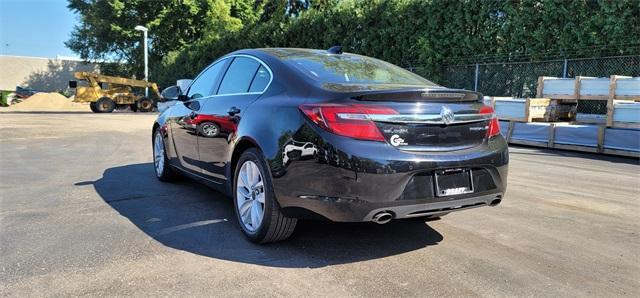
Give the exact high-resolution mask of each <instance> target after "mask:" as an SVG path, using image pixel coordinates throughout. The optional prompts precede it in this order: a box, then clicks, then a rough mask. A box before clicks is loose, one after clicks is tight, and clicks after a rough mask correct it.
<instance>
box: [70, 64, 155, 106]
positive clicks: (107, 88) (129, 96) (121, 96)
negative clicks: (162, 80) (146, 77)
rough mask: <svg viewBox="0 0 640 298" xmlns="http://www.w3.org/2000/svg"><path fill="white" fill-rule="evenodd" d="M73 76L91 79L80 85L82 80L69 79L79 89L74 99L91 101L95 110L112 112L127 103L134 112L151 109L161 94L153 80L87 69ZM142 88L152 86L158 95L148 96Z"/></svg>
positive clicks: (84, 79) (75, 100)
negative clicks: (87, 70)
mask: <svg viewBox="0 0 640 298" xmlns="http://www.w3.org/2000/svg"><path fill="white" fill-rule="evenodd" d="M73 76H74V77H75V78H76V79H78V80H79V81H84V82H86V83H87V85H86V86H78V81H69V87H70V88H75V89H76V92H75V93H76V94H75V99H74V100H73V101H74V102H82V103H86V102H88V103H89V107H90V108H91V111H93V112H94V113H111V112H113V110H115V109H116V108H118V109H121V108H126V107H130V108H131V110H132V111H134V112H151V111H153V108H154V107H155V105H156V101H157V100H158V99H160V98H161V97H160V91H158V85H156V83H153V82H147V81H143V80H134V79H127V78H120V77H112V76H105V75H101V74H97V73H92V72H84V71H79V72H76V73H74V74H73ZM134 88H136V90H135V91H134ZM142 88H149V89H151V91H152V93H153V95H154V99H151V98H149V97H145V96H144V91H143V90H142V91H141V90H140V89H142Z"/></svg>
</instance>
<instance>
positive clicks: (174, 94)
mask: <svg viewBox="0 0 640 298" xmlns="http://www.w3.org/2000/svg"><path fill="white" fill-rule="evenodd" d="M160 96H162V100H163V101H171V100H181V99H180V97H181V96H183V95H182V89H180V87H178V86H171V87H167V88H165V89H164V90H162V92H160Z"/></svg>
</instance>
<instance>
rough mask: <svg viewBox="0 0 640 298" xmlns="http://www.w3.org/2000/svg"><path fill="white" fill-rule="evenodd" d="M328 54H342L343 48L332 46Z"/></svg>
mask: <svg viewBox="0 0 640 298" xmlns="http://www.w3.org/2000/svg"><path fill="white" fill-rule="evenodd" d="M327 52H329V54H342V46H332V47H330V48H329V49H328V50H327Z"/></svg>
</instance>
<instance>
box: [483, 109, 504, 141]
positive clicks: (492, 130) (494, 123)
mask: <svg viewBox="0 0 640 298" xmlns="http://www.w3.org/2000/svg"><path fill="white" fill-rule="evenodd" d="M480 114H492V115H493V117H491V119H490V120H489V129H487V137H493V136H497V135H499V134H500V122H498V118H497V117H496V115H495V111H494V110H493V108H492V107H490V106H484V107H482V108H480Z"/></svg>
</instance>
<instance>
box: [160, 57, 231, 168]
mask: <svg viewBox="0 0 640 298" xmlns="http://www.w3.org/2000/svg"><path fill="white" fill-rule="evenodd" d="M226 62H227V61H226V59H225V60H221V61H219V62H216V63H215V64H212V65H211V66H209V67H208V68H206V69H205V70H204V71H202V72H201V73H200V75H198V77H197V78H196V79H195V80H194V81H193V83H192V84H191V86H190V87H189V90H188V91H187V97H188V98H189V99H188V100H187V101H185V102H182V103H179V104H176V106H175V108H174V109H173V112H172V115H171V117H170V123H171V133H172V136H173V142H174V145H175V149H176V154H177V157H178V160H179V162H180V166H181V167H182V168H184V169H185V170H188V171H190V172H193V173H200V172H201V171H202V165H201V162H200V156H199V154H198V134H199V130H198V118H197V115H198V114H199V113H200V111H201V110H202V107H203V106H204V103H205V102H206V99H207V98H209V97H210V96H211V95H213V93H214V89H215V87H217V83H218V82H219V79H220V76H221V74H222V72H223V70H224V69H225V66H226Z"/></svg>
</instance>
